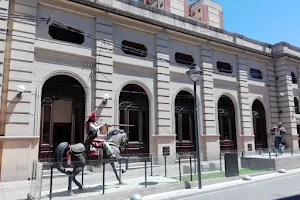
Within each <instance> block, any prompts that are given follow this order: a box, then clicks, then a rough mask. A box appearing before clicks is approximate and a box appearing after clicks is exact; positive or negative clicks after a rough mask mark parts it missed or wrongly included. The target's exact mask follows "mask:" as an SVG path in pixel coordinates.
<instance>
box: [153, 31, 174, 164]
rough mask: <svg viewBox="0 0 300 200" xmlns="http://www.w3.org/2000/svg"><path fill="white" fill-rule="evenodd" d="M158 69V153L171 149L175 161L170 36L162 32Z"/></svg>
mask: <svg viewBox="0 0 300 200" xmlns="http://www.w3.org/2000/svg"><path fill="white" fill-rule="evenodd" d="M156 56H157V61H156V67H157V77H156V78H157V80H156V81H157V82H156V96H157V116H156V118H157V128H156V134H157V135H156V142H157V153H158V155H162V151H163V147H169V148H170V155H171V157H172V160H174V161H175V155H176V142H175V138H176V135H175V133H172V121H171V97H170V69H169V63H168V61H169V60H170V56H169V36H168V34H166V33H163V32H160V33H157V34H156Z"/></svg>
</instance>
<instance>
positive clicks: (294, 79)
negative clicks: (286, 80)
mask: <svg viewBox="0 0 300 200" xmlns="http://www.w3.org/2000/svg"><path fill="white" fill-rule="evenodd" d="M291 77H292V83H294V84H297V77H296V75H295V73H294V72H291Z"/></svg>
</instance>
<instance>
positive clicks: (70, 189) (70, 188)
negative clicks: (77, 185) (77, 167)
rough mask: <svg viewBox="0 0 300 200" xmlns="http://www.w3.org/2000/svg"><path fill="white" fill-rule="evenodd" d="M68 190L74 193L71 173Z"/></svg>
mask: <svg viewBox="0 0 300 200" xmlns="http://www.w3.org/2000/svg"><path fill="white" fill-rule="evenodd" d="M68 192H69V193H70V194H72V174H70V175H69V180H68Z"/></svg>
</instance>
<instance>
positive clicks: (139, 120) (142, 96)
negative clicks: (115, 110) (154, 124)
mask: <svg viewBox="0 0 300 200" xmlns="http://www.w3.org/2000/svg"><path fill="white" fill-rule="evenodd" d="M119 116H120V117H119V121H120V124H129V125H134V126H133V127H120V128H122V129H124V130H125V131H126V132H127V133H129V134H128V139H129V143H128V146H127V148H126V150H125V152H124V154H127V155H141V154H147V153H149V100H148V96H147V93H146V92H145V90H144V89H143V88H141V87H140V86H138V85H135V84H128V85H126V86H125V87H123V89H122V90H121V94H120V97H119Z"/></svg>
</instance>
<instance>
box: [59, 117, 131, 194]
mask: <svg viewBox="0 0 300 200" xmlns="http://www.w3.org/2000/svg"><path fill="white" fill-rule="evenodd" d="M105 126H107V125H103V124H101V123H99V122H97V121H96V114H95V112H92V113H91V114H90V115H88V120H87V122H86V133H87V135H86V140H85V142H84V143H77V144H72V145H70V144H69V143H68V142H62V143H60V144H59V145H58V147H57V148H56V150H55V167H56V168H57V169H58V170H59V171H60V172H61V173H64V174H67V175H68V176H69V182H68V192H69V193H70V194H72V182H74V183H75V184H76V185H77V186H78V188H79V189H82V184H80V183H79V182H78V181H77V180H76V178H75V177H76V176H77V175H78V174H79V173H80V172H83V169H84V167H85V166H86V165H90V166H94V167H101V166H102V163H103V162H105V163H110V165H111V166H112V169H113V171H114V173H115V175H116V178H117V180H118V181H119V184H122V181H121V178H120V177H119V176H118V173H117V170H116V167H115V162H116V161H119V162H121V161H125V163H126V168H125V170H124V169H122V173H125V172H126V171H127V169H128V158H127V157H122V156H120V153H121V152H122V151H123V150H124V149H125V147H126V145H127V144H128V136H127V133H125V132H124V131H123V130H122V129H114V130H111V131H109V133H108V134H107V135H106V139H105V140H104V139H100V138H99V137H98V131H99V130H100V131H101V129H102V128H103V127H105ZM111 126H113V125H111ZM119 126H120V125H119ZM122 126H123V125H122ZM64 157H67V166H68V167H70V168H71V169H70V170H68V169H67V168H65V167H64V164H63V163H64V162H63V160H64V159H63V158H64Z"/></svg>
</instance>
